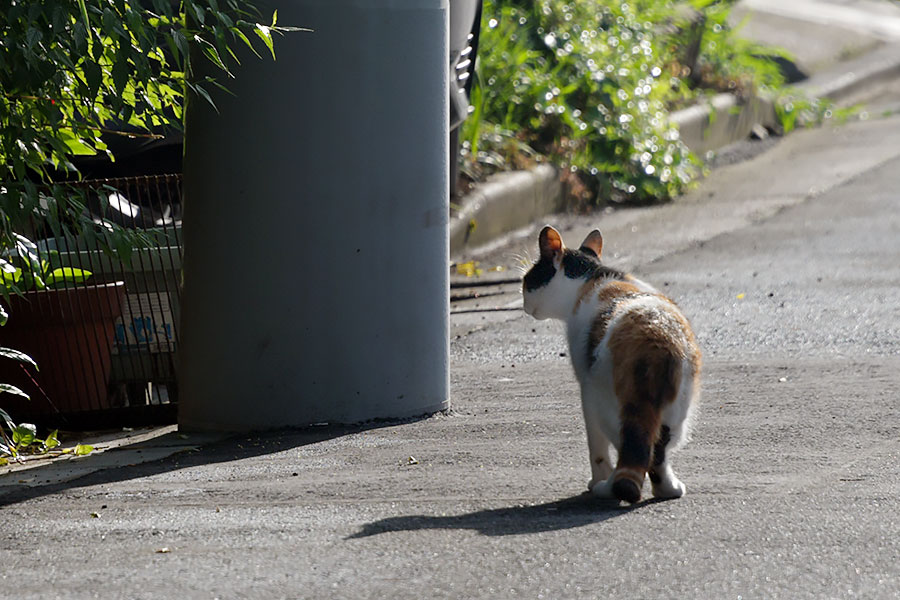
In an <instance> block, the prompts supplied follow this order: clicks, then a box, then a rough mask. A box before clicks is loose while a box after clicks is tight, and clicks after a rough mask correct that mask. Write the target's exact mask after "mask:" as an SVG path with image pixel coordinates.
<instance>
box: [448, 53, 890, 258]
mask: <svg viewBox="0 0 900 600" xmlns="http://www.w3.org/2000/svg"><path fill="white" fill-rule="evenodd" d="M896 78H900V43H893V44H886V45H884V46H882V47H880V48H878V49H876V50H874V51H872V52H870V53H868V54H865V55H863V56H861V57H859V58H857V59H854V60H850V61H845V62H842V63H840V64H838V65H835V66H834V67H832V68H830V69H826V70H825V71H822V72H820V73H817V74H815V75H813V76H812V77H811V78H810V79H808V80H806V81H804V82H802V83H800V84H798V85H796V86H795V87H796V88H797V89H798V90H800V91H802V92H803V93H805V94H807V95H809V96H811V97H813V98H828V99H830V100H832V101H834V102H837V103H839V104H840V103H841V102H842V101H846V100H848V99H853V101H854V102H859V101H861V100H863V99H865V97H866V95H871V94H873V93H874V92H875V90H876V88H877V87H878V86H881V85H882V84H884V83H886V82H889V81H891V80H894V79H896ZM671 119H672V121H673V122H675V123H677V124H678V126H679V128H680V131H681V139H682V140H683V141H684V143H685V144H687V146H688V147H689V148H691V150H693V151H694V152H695V153H697V154H700V155H703V154H705V153H706V152H709V151H711V150H716V149H718V148H722V147H724V146H727V145H729V144H733V143H735V142H738V141H740V140H743V139H746V138H747V136H748V135H749V134H750V132H751V130H752V129H753V128H754V127H755V126H757V125H763V126H765V127H772V126H774V125H775V123H776V120H775V105H774V103H773V102H772V100H771V99H769V98H764V97H758V96H753V97H751V98H749V99H747V100H741V99H739V98H737V97H736V96H734V95H732V94H719V95H717V96H713V97H712V98H711V99H710V101H709V102H708V103H706V104H697V105H694V106H691V107H688V108H685V109H683V110H680V111H677V112H675V113H673V114H672V115H671ZM460 203H461V207H460V209H459V210H458V212H457V213H456V214H453V215H451V217H450V255H451V256H456V255H458V254H460V253H461V252H462V251H463V250H465V249H466V248H472V247H476V246H479V245H483V244H485V243H487V242H490V241H491V240H493V239H495V238H497V237H499V236H501V235H504V234H507V233H510V232H512V231H515V230H516V229H520V228H522V227H524V226H526V225H528V224H530V223H532V222H534V221H535V220H537V219H539V218H540V217H542V216H544V215H546V214H549V213H552V212H555V211H559V210H561V209H562V208H563V194H562V184H561V183H560V182H559V178H558V176H557V174H556V170H555V169H554V168H553V167H551V166H549V165H542V166H540V167H538V168H537V169H534V170H532V171H520V172H512V173H499V174H497V175H494V176H493V177H491V178H490V179H489V180H488V181H487V182H485V183H481V184H478V185H476V186H475V188H474V189H473V190H472V192H470V193H469V194H467V195H466V196H464V197H463V198H461V199H460ZM470 224H471V225H470Z"/></svg>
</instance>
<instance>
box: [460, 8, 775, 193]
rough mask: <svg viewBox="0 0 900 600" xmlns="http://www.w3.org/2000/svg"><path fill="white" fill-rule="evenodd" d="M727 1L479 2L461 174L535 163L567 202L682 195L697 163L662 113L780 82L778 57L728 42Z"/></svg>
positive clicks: (753, 46) (730, 34) (731, 39)
mask: <svg viewBox="0 0 900 600" xmlns="http://www.w3.org/2000/svg"><path fill="white" fill-rule="evenodd" d="M732 4H733V2H732V1H716V0H694V1H693V2H691V3H689V6H685V5H684V4H681V5H675V4H674V3H671V2H660V1H654V0H634V1H633V2H627V3H619V2H614V1H612V0H538V1H534V2H528V1H523V0H485V2H484V17H483V22H482V35H481V39H480V47H479V55H478V60H477V66H476V81H475V85H474V86H473V89H472V97H471V99H470V101H471V104H472V112H471V114H470V115H469V119H468V120H467V121H466V123H465V125H464V129H463V135H462V139H463V141H464V143H463V154H464V166H463V171H464V172H466V173H467V174H469V175H470V176H472V177H473V178H478V177H480V176H481V175H482V174H483V173H484V172H486V171H487V172H489V171H491V170H496V169H502V168H506V167H508V166H512V167H516V168H521V167H522V166H523V163H524V164H525V165H527V164H528V163H529V162H530V161H538V160H543V157H546V158H547V159H549V160H551V161H552V162H553V163H554V164H556V165H558V166H559V167H560V168H561V170H562V172H563V178H564V180H566V181H567V183H568V184H569V185H568V188H569V190H570V193H571V195H572V196H573V198H572V199H573V200H575V201H576V203H577V204H579V205H585V204H588V203H596V202H607V201H610V202H616V203H630V204H640V203H648V202H655V201H660V200H667V199H669V198H671V197H672V196H675V195H677V194H678V193H680V192H682V191H683V190H684V189H685V188H686V187H688V186H689V185H691V183H692V182H693V181H694V180H695V179H696V178H697V176H698V175H699V174H700V171H701V164H700V161H699V160H698V159H697V157H695V156H694V155H693V154H692V153H691V151H690V150H689V149H688V148H687V146H685V144H684V143H683V142H682V141H681V139H680V136H679V133H678V130H677V128H676V127H675V126H674V125H672V124H671V123H670V122H669V113H670V111H672V110H675V109H677V108H680V107H682V106H685V105H687V104H689V103H691V102H696V101H698V99H702V98H703V97H704V96H706V95H708V94H712V93H718V92H720V91H731V92H734V93H737V94H738V95H749V94H750V93H753V92H756V91H758V90H761V91H766V90H777V89H780V88H781V87H782V86H783V84H784V79H783V77H782V75H781V73H780V71H779V68H778V66H777V64H776V63H775V62H774V61H773V58H775V57H783V56H784V54H783V52H781V51H777V50H767V49H764V48H762V47H761V46H759V45H757V44H754V43H752V42H749V41H746V40H741V39H740V38H738V37H737V36H736V35H734V30H733V29H732V28H730V27H729V26H728V22H727V18H728V16H729V11H730V9H731V5H732ZM526 149H527V150H526Z"/></svg>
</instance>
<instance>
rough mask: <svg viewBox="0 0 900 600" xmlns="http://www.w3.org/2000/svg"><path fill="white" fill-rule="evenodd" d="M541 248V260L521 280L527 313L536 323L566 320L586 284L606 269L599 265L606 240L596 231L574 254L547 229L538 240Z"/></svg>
mask: <svg viewBox="0 0 900 600" xmlns="http://www.w3.org/2000/svg"><path fill="white" fill-rule="evenodd" d="M538 247H539V248H540V252H541V256H540V258H539V259H538V261H537V262H536V263H535V264H534V266H532V267H531V269H530V270H529V271H528V273H526V274H525V277H524V278H523V279H522V299H523V302H524V308H525V312H526V313H528V314H529V315H531V316H532V317H534V318H535V319H548V318H556V319H565V318H567V317H568V316H569V315H570V314H571V312H572V309H573V307H574V305H575V301H576V300H577V298H578V294H579V291H580V290H581V287H582V286H583V285H584V283H585V281H587V280H588V279H590V278H592V277H595V276H596V275H597V273H598V271H601V270H603V269H604V267H603V265H601V264H600V253H601V252H602V250H603V236H602V235H600V232H599V231H597V230H596V229H595V230H593V231H592V232H590V233H589V234H588V236H587V237H586V238H584V241H583V242H582V243H581V247H580V248H578V250H571V249H569V248H566V247H565V245H564V244H563V241H562V237H560V235H559V232H558V231H556V230H555V229H553V228H552V227H550V226H549V225H548V226H547V227H544V228H543V229H542V230H541V234H540V236H538Z"/></svg>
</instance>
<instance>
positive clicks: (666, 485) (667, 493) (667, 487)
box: [653, 477, 687, 498]
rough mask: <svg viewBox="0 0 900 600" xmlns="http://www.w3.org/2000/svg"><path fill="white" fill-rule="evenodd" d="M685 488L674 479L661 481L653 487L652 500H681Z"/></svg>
mask: <svg viewBox="0 0 900 600" xmlns="http://www.w3.org/2000/svg"><path fill="white" fill-rule="evenodd" d="M686 491H687V488H686V487H685V486H684V484H683V483H682V482H681V481H680V480H678V479H675V478H674V477H673V478H672V479H671V480H669V481H661V482H660V483H658V484H655V485H654V486H653V497H654V498H681V497H682V496H684V493H685V492H686Z"/></svg>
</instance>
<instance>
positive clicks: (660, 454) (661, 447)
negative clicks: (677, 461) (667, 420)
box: [650, 425, 672, 479]
mask: <svg viewBox="0 0 900 600" xmlns="http://www.w3.org/2000/svg"><path fill="white" fill-rule="evenodd" d="M671 441H672V432H671V430H670V429H669V426H668V425H663V426H662V427H661V428H660V430H659V439H658V440H656V444H655V445H654V446H653V466H654V467H658V466H659V465H661V464H663V463H664V462H666V446H668V445H669V442H671ZM655 474H656V472H655V471H651V472H650V477H651V479H652V478H653V475H655ZM657 477H658V476H657Z"/></svg>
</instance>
